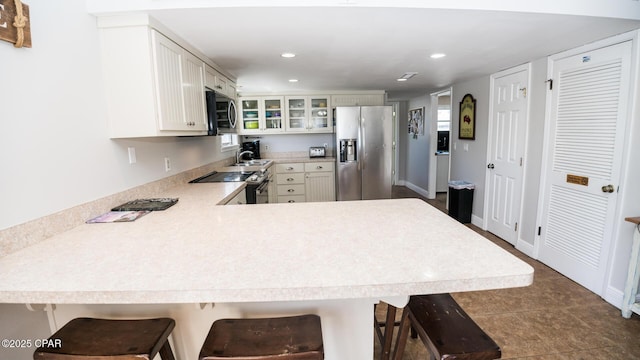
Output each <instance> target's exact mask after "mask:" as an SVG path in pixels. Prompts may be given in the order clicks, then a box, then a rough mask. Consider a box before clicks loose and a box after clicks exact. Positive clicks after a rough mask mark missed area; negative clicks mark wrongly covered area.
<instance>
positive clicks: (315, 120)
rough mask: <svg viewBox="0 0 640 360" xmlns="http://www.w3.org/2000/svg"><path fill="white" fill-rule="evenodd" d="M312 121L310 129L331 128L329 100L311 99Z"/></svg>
mask: <svg viewBox="0 0 640 360" xmlns="http://www.w3.org/2000/svg"><path fill="white" fill-rule="evenodd" d="M309 102H310V104H311V119H310V121H309V128H310V129H328V128H329V125H330V124H329V121H330V120H329V106H328V102H329V101H328V99H327V98H326V97H325V98H313V97H312V98H311V99H310V101H309Z"/></svg>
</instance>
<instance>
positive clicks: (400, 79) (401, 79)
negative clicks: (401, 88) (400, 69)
mask: <svg viewBox="0 0 640 360" xmlns="http://www.w3.org/2000/svg"><path fill="white" fill-rule="evenodd" d="M396 81H407V79H403V78H399V79H396Z"/></svg>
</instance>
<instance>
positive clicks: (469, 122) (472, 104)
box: [458, 94, 476, 140]
mask: <svg viewBox="0 0 640 360" xmlns="http://www.w3.org/2000/svg"><path fill="white" fill-rule="evenodd" d="M458 139H463V140H475V139H476V99H474V98H473V95H471V94H467V95H465V96H464V97H463V98H462V101H460V119H459V123H458Z"/></svg>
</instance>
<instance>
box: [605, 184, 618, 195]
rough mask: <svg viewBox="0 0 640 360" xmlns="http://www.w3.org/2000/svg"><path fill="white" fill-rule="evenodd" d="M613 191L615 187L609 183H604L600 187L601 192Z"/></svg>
mask: <svg viewBox="0 0 640 360" xmlns="http://www.w3.org/2000/svg"><path fill="white" fill-rule="evenodd" d="M614 191H615V188H614V187H613V185H611V184H609V185H605V186H603V187H602V192H606V193H612V192H614Z"/></svg>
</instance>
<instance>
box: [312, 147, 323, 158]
mask: <svg viewBox="0 0 640 360" xmlns="http://www.w3.org/2000/svg"><path fill="white" fill-rule="evenodd" d="M325 156H326V149H325V147H324V146H312V147H310V148H309V157H310V158H318V157H325Z"/></svg>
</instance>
